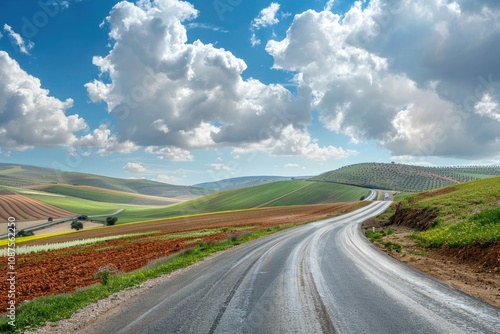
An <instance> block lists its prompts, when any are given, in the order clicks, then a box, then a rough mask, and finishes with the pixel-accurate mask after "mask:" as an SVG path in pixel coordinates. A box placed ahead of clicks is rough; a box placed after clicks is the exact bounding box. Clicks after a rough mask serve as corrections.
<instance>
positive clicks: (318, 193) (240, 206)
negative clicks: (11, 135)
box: [30, 181, 369, 224]
mask: <svg viewBox="0 0 500 334" xmlns="http://www.w3.org/2000/svg"><path fill="white" fill-rule="evenodd" d="M368 192H369V191H368V190H367V189H364V188H359V187H352V186H346V185H339V184H333V183H324V182H307V181H280V182H274V183H269V184H264V185H260V186H255V187H249V188H243V189H235V190H228V191H224V192H220V193H216V194H212V195H208V196H204V197H200V198H197V199H194V200H190V201H186V202H182V203H179V204H175V205H170V206H162V207H140V206H130V205H123V204H116V203H104V202H96V201H90V200H84V199H80V198H75V197H64V198H61V197H51V196H40V195H31V196H30V197H32V198H35V199H37V200H40V201H42V202H45V203H48V204H50V205H53V206H56V207H59V208H62V209H65V210H68V211H71V212H77V213H81V214H86V215H97V214H106V213H112V212H115V211H116V210H118V209H124V211H123V212H122V213H120V214H119V215H117V217H118V222H117V223H118V224H122V223H128V222H134V221H145V220H153V219H159V218H167V217H175V216H185V215H193V214H200V213H210V212H221V211H231V210H244V209H251V208H257V207H276V206H288V205H300V204H321V203H336V202H349V201H357V200H359V199H360V197H361V196H366V195H367V194H368Z"/></svg>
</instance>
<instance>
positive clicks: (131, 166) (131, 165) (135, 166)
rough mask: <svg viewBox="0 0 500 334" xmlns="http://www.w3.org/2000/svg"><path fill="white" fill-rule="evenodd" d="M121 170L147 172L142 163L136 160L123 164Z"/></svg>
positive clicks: (136, 172) (138, 172) (137, 172)
mask: <svg viewBox="0 0 500 334" xmlns="http://www.w3.org/2000/svg"><path fill="white" fill-rule="evenodd" d="M123 170H124V171H126V172H128V173H135V174H141V173H145V172H147V169H146V168H145V167H144V166H143V165H141V164H139V163H137V162H127V164H126V165H125V166H123Z"/></svg>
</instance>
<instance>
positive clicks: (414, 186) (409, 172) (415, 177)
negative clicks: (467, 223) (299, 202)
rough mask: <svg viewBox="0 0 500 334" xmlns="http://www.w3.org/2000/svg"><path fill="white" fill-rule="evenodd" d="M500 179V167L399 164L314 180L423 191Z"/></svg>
mask: <svg viewBox="0 0 500 334" xmlns="http://www.w3.org/2000/svg"><path fill="white" fill-rule="evenodd" d="M495 176H500V167H499V166H456V167H453V166H451V167H423V166H414V165H404V164H396V163H361V164H355V165H349V166H345V167H341V168H339V169H336V170H333V171H329V172H326V173H323V174H320V175H318V176H315V177H313V178H312V179H311V180H314V181H325V182H336V183H342V184H349V185H355V186H361V187H368V188H375V189H386V190H396V191H406V192H419V191H425V190H430V189H435V188H441V187H445V186H449V185H453V184H457V183H462V182H468V181H474V180H480V179H485V178H490V177H495Z"/></svg>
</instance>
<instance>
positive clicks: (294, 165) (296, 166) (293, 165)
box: [285, 164, 300, 168]
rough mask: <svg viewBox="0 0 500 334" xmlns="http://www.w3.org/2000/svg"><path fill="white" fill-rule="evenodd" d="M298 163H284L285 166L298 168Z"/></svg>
mask: <svg viewBox="0 0 500 334" xmlns="http://www.w3.org/2000/svg"><path fill="white" fill-rule="evenodd" d="M299 167H300V165H299V164H286V165H285V168H299Z"/></svg>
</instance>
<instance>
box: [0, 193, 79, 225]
mask: <svg viewBox="0 0 500 334" xmlns="http://www.w3.org/2000/svg"><path fill="white" fill-rule="evenodd" d="M74 215H75V214H74V213H73V212H69V211H66V210H62V209H59V208H56V207H54V206H51V205H48V204H45V203H43V202H40V201H37V200H34V199H31V198H29V197H27V196H23V195H19V194H1V195H0V222H1V223H5V224H6V223H7V219H8V218H9V217H14V218H15V219H16V221H24V220H36V219H42V218H44V219H47V218H48V217H53V218H63V217H71V216H74Z"/></svg>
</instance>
